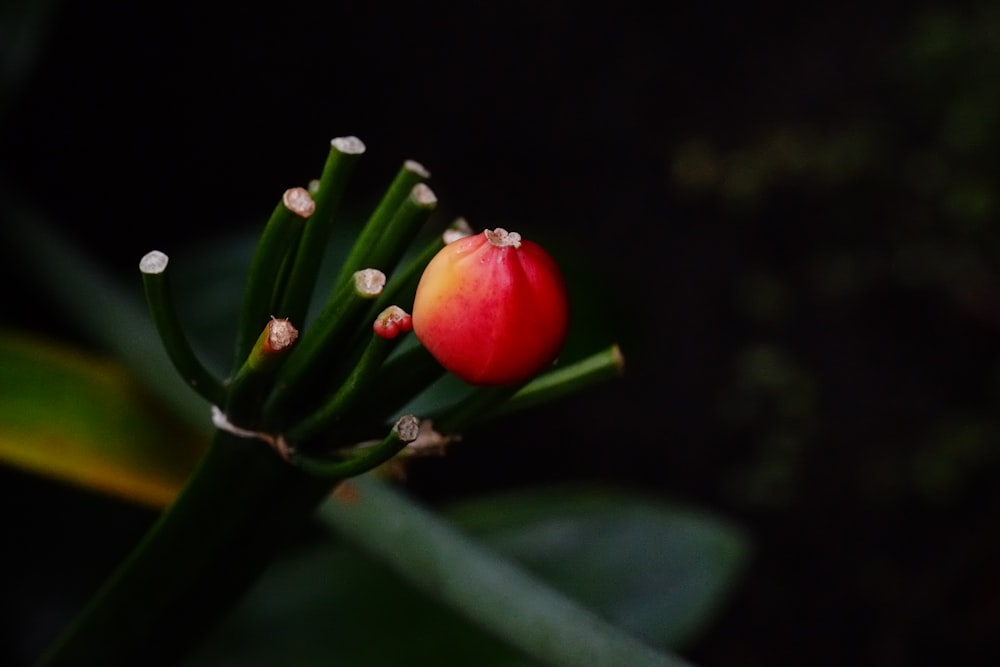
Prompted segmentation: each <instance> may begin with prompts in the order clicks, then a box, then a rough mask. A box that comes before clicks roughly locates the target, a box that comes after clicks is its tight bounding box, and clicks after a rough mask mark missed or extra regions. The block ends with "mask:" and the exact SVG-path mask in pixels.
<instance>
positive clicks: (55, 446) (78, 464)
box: [0, 333, 207, 506]
mask: <svg viewBox="0 0 1000 667" xmlns="http://www.w3.org/2000/svg"><path fill="white" fill-rule="evenodd" d="M205 444H207V443H206V441H205V440H204V438H203V437H201V436H200V435H199V434H197V433H194V432H191V431H190V430H186V429H184V428H183V427H182V426H180V425H179V424H178V423H177V422H176V420H175V419H173V417H172V416H170V415H168V414H167V413H165V412H164V411H163V410H162V409H160V408H158V407H157V406H156V405H155V404H154V402H153V401H152V400H151V398H150V397H149V395H148V394H147V393H146V392H145V391H144V390H143V389H142V388H141V387H140V386H139V385H138V384H137V383H136V381H135V378H134V377H133V376H132V375H131V374H130V373H129V372H128V371H127V370H126V369H125V368H124V367H122V366H121V365H120V364H117V363H113V362H110V361H106V360H102V359H96V358H94V357H91V356H87V355H85V354H83V353H81V352H78V351H75V350H72V349H70V348H67V347H62V346H57V345H55V344H51V343H42V342H39V341H37V340H33V339H29V338H27V337H19V336H15V335H12V334H10V333H0V459H2V460H3V461H5V462H7V463H9V464H11V465H14V466H18V467H21V468H24V469H26V470H30V471H32V472H35V473H39V474H42V475H45V476H49V477H53V478H56V479H61V480H63V481H67V482H71V483H74V484H78V485H81V486H85V487H89V488H92V489H97V490H100V491H103V492H106V493H111V494H114V495H119V496H122V497H124V498H126V499H128V500H131V501H134V502H140V503H143V504H147V505H153V506H161V505H164V504H166V503H167V502H169V501H170V500H171V499H172V498H173V496H174V494H175V493H176V492H177V489H178V488H180V485H181V484H182V483H183V481H184V480H185V479H186V478H187V475H188V474H189V472H190V471H191V470H192V469H193V467H194V464H195V463H196V462H197V460H198V457H199V456H200V455H201V452H202V449H203V447H204V445H205Z"/></svg>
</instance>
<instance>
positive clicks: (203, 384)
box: [41, 137, 622, 666]
mask: <svg viewBox="0 0 1000 667" xmlns="http://www.w3.org/2000/svg"><path fill="white" fill-rule="evenodd" d="M364 150H365V148H364V144H363V143H362V142H361V141H360V140H358V139H357V138H354V137H344V138H338V139H334V140H333V141H332V142H331V148H330V152H329V155H328V158H327V160H326V163H325V166H324V168H323V171H322V174H321V176H320V178H319V179H318V181H316V182H315V183H314V184H312V186H311V187H309V188H308V189H307V188H292V189H290V190H288V191H287V192H285V193H284V195H283V197H282V198H281V201H280V202H279V203H278V205H277V206H276V207H275V209H274V212H273V213H272V215H271V217H270V219H269V220H268V222H267V224H266V226H265V227H264V230H263V233H262V235H261V237H260V240H259V243H258V246H257V250H256V253H255V255H254V257H253V260H252V263H251V266H250V270H249V274H248V278H247V282H246V286H245V289H244V292H243V296H242V301H241V305H240V309H239V317H238V323H237V335H236V342H235V354H234V365H233V372H232V374H231V376H230V377H229V378H228V379H225V380H224V379H221V378H218V377H216V376H215V375H213V373H212V372H210V371H209V370H208V369H207V368H206V366H205V365H204V364H203V363H202V362H201V360H199V358H198V355H197V354H196V353H195V352H194V351H193V348H192V345H191V343H190V341H189V340H188V338H187V336H186V333H185V330H184V328H183V327H182V324H181V320H180V318H179V316H178V314H177V311H176V308H175V306H174V303H173V300H172V295H171V291H170V287H169V281H168V270H167V268H168V264H169V260H168V258H167V256H166V255H164V254H162V253H159V252H155V251H154V252H151V253H149V254H147V255H146V256H145V257H144V258H143V259H142V261H141V263H140V269H141V272H142V278H143V283H144V287H145V293H146V297H147V302H148V304H149V307H150V312H151V314H152V317H153V320H154V323H155V325H156V328H157V330H158V332H159V334H160V337H161V339H162V341H163V344H164V347H165V348H166V351H167V353H168V354H169V356H170V358H171V360H172V361H173V363H174V366H175V367H176V368H177V370H178V372H179V373H180V374H181V375H182V377H183V378H184V379H185V380H186V381H187V383H188V384H189V385H190V386H191V388H192V389H193V390H194V391H196V392H197V393H198V394H199V395H200V396H201V397H203V398H204V399H205V400H206V401H207V402H208V403H209V404H210V406H211V410H212V415H213V423H214V425H215V427H216V431H215V437H214V439H213V442H212V444H211V446H210V448H209V450H208V452H207V454H206V455H205V457H204V459H203V460H202V462H201V464H200V465H199V467H198V469H197V470H196V471H195V473H194V474H193V475H192V477H191V479H190V480H189V481H188V483H187V485H186V486H185V488H184V489H183V490H182V492H181V494H180V496H179V497H178V499H177V500H176V501H175V502H174V503H173V504H172V505H171V506H170V507H169V508H168V510H167V511H166V512H164V513H163V514H162V515H161V516H160V518H159V519H158V521H157V522H156V523H155V524H154V526H153V527H152V528H151V530H150V531H149V533H148V534H147V535H146V537H145V538H144V539H143V541H142V542H141V543H140V544H139V545H138V546H137V548H136V549H135V551H134V552H133V553H132V554H131V555H130V556H129V557H128V559H126V561H125V562H124V563H123V565H122V566H121V567H120V568H119V569H118V570H117V571H116V572H115V574H114V575H113V576H112V577H111V579H110V580H109V581H108V582H107V583H106V584H105V585H104V587H103V588H102V589H101V590H100V591H99V592H98V593H97V594H96V595H95V596H94V598H93V599H92V600H91V602H90V603H89V604H88V606H87V607H86V608H85V609H84V610H83V612H82V613H81V614H80V615H79V617H78V618H77V620H76V621H75V622H74V623H73V624H72V625H71V627H70V628H69V629H68V630H67V631H66V632H65V633H64V635H63V636H62V637H61V638H60V640H59V641H57V642H56V643H55V644H54V645H53V647H52V648H51V649H50V651H49V652H48V653H47V654H46V655H45V656H43V659H42V662H41V664H44V665H74V666H78V665H104V666H106V665H119V664H120V665H126V664H147V665H149V664H170V663H171V662H172V661H173V660H174V659H176V658H177V657H179V656H180V655H183V653H184V652H186V651H187V650H188V649H189V648H190V647H191V646H193V645H194V644H195V643H196V642H197V641H198V639H199V638H200V637H201V636H202V635H204V634H205V633H206V632H207V631H208V630H209V629H210V628H211V627H212V625H213V624H214V622H215V621H217V620H218V618H219V617H220V616H221V615H222V614H224V613H225V611H226V610H228V608H229V607H230V606H231V605H232V604H233V603H234V601H235V600H236V599H237V598H238V597H239V595H240V594H241V593H242V592H243V591H244V590H245V589H246V588H247V587H248V586H249V585H250V583H252V581H253V580H254V579H255V578H256V576H257V575H258V574H259V573H260V571H261V570H262V569H263V568H264V567H265V566H266V564H267V563H268V562H269V561H270V559H271V558H272V557H273V555H274V554H275V553H277V551H278V550H279V549H280V547H281V545H282V544H283V543H284V540H285V538H287V537H288V536H289V535H291V534H292V533H293V531H294V530H295V529H296V528H297V527H298V526H300V525H301V524H302V523H303V522H304V521H305V520H306V519H307V518H308V517H309V515H310V514H311V513H312V511H313V510H314V509H315V508H316V506H317V505H318V504H319V503H320V502H321V501H322V500H323V499H324V498H325V497H326V496H328V494H329V492H330V491H331V489H332V488H333V487H334V486H335V485H336V484H337V483H339V482H340V481H343V480H345V479H347V478H350V477H353V476H356V475H359V474H362V473H364V472H366V471H369V470H372V469H374V468H376V467H377V466H379V465H381V464H383V463H385V462H386V461H388V460H390V459H391V458H393V457H394V456H396V455H397V454H400V453H401V452H404V453H420V452H422V451H426V450H427V449H434V448H435V447H437V446H439V445H441V444H442V443H447V442H449V441H450V439H451V436H453V435H454V434H457V433H458V432H460V431H462V430H463V429H466V428H468V427H469V426H472V425H474V424H476V423H479V422H481V421H483V420H486V419H490V418H493V417H497V416H500V415H502V414H505V413H509V412H512V411H516V410H519V409H522V408H525V407H529V406H534V405H536V404H538V403H541V402H544V401H548V400H552V399H554V398H558V397H560V396H562V395H564V394H567V393H570V392H574V391H577V390H579V389H580V388H582V387H585V386H588V385H590V384H593V383H596V382H600V381H603V380H605V379H607V378H610V377H614V376H617V375H618V374H619V373H620V370H621V363H622V360H621V357H620V354H619V353H618V350H617V348H616V347H610V348H608V349H605V350H602V351H600V352H598V353H596V354H594V355H592V356H591V357H588V358H586V359H584V360H582V361H579V362H577V363H574V364H570V365H566V366H563V367H560V368H558V369H554V370H551V371H549V372H547V373H545V374H543V375H541V376H540V377H537V378H535V379H533V380H531V381H529V382H527V383H524V384H521V385H516V386H507V387H491V388H476V389H473V390H471V391H470V392H469V393H468V394H467V395H464V396H462V397H461V398H460V399H458V400H456V402H455V403H454V404H453V405H451V406H449V407H447V408H445V409H442V410H439V411H437V412H436V413H435V414H429V415H419V416H415V415H400V414H398V413H399V412H400V411H401V410H402V409H403V408H404V407H405V406H406V404H407V403H409V402H410V401H411V400H412V399H413V398H414V397H415V396H416V395H418V394H419V393H420V392H422V391H423V390H424V389H426V388H427V387H428V386H429V385H431V384H432V383H434V382H435V381H437V380H438V379H439V378H440V377H441V376H442V375H443V374H444V370H443V369H442V368H441V366H440V365H439V364H438V363H437V362H436V361H435V360H434V359H433V358H432V357H431V356H430V355H429V354H428V353H427V352H426V351H425V350H424V349H423V348H422V347H421V346H420V345H419V343H416V341H413V340H406V339H407V338H409V337H407V336H405V335H398V336H394V337H387V336H384V335H380V334H379V333H377V332H375V331H374V330H373V323H374V322H375V321H376V319H377V318H378V317H379V315H380V313H383V312H385V311H386V309H387V308H390V307H393V306H395V307H399V308H402V307H404V306H406V305H408V304H410V303H412V299H413V294H414V292H415V290H416V286H417V283H418V281H419V278H420V275H421V273H422V271H423V268H424V266H426V264H427V263H428V262H429V261H430V259H431V258H432V257H433V256H434V255H435V254H436V253H437V252H438V250H440V249H441V248H442V247H443V246H444V244H445V243H446V240H447V239H448V238H450V237H453V236H454V235H456V234H457V235H461V234H462V233H465V232H463V224H462V221H459V222H458V223H455V224H453V225H452V226H451V227H450V228H449V229H448V230H445V231H444V232H443V233H442V234H438V235H435V237H434V239H433V240H432V241H430V242H429V243H427V244H426V245H425V246H424V247H422V248H417V249H415V250H412V251H411V246H412V245H413V242H414V240H415V239H416V238H417V236H418V233H419V232H420V231H421V229H422V228H423V227H424V226H425V225H426V224H427V223H428V220H429V218H430V216H431V213H432V212H433V211H434V208H435V205H436V203H437V202H436V198H435V196H434V194H433V192H432V191H431V190H430V188H428V187H427V185H426V183H425V181H426V179H427V178H428V177H429V174H428V173H427V171H426V170H425V169H424V168H423V167H422V166H421V165H419V164H418V163H416V162H412V161H407V162H405V163H404V165H403V167H402V168H401V169H400V171H399V172H398V173H397V174H396V176H395V178H394V180H393V181H392V183H391V185H390V186H389V188H388V190H387V191H386V193H385V195H384V196H383V197H382V199H381V201H380V202H379V204H378V205H377V206H376V207H375V209H374V211H373V213H372V214H371V216H370V218H369V219H368V221H367V223H366V224H365V225H364V226H363V227H362V230H361V232H360V234H359V236H358V237H357V239H356V242H355V243H354V245H353V247H352V249H351V251H350V252H349V253H348V255H347V257H346V259H345V260H344V262H343V264H342V265H341V267H340V269H339V271H338V273H337V276H336V278H335V280H334V282H333V284H332V285H331V286H329V287H328V292H327V294H328V298H327V299H326V301H325V303H324V304H323V306H322V307H321V308H320V309H319V310H318V312H317V313H316V314H315V315H312V316H310V306H311V304H312V303H313V301H314V289H315V287H316V283H317V277H318V275H319V272H320V266H321V263H322V261H323V259H324V254H325V253H326V250H327V248H328V239H329V237H330V234H331V230H332V229H333V226H334V224H335V223H336V221H337V220H338V219H339V216H338V215H337V212H338V208H339V204H340V202H341V200H342V198H343V194H344V191H345V188H346V185H347V182H348V178H349V176H350V174H351V172H352V171H353V170H354V168H355V165H356V164H357V162H358V160H359V158H360V157H361V155H362V154H363V153H364ZM408 251H410V252H409V253H408ZM404 258H407V259H404ZM307 320H308V321H307Z"/></svg>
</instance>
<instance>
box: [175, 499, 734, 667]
mask: <svg viewBox="0 0 1000 667" xmlns="http://www.w3.org/2000/svg"><path fill="white" fill-rule="evenodd" d="M356 491H357V492H358V493H360V494H370V492H371V488H370V485H364V486H360V488H359V489H356ZM330 507H336V508H337V512H338V513H340V512H343V513H349V512H351V502H350V497H347V498H345V499H344V500H342V501H341V502H339V503H333V504H332V505H330ZM445 515H446V516H447V517H449V518H450V519H452V520H453V521H454V523H455V528H456V529H457V530H459V531H461V532H463V533H467V534H468V535H469V536H470V537H471V538H474V539H476V540H478V541H479V543H481V544H484V545H486V546H488V547H491V548H493V549H495V550H496V552H497V553H499V554H500V555H501V556H506V557H509V558H510V559H512V560H513V561H514V562H516V563H517V564H519V565H521V566H523V567H524V568H526V570H528V571H530V572H532V573H534V574H536V575H538V576H539V580H540V581H543V582H545V583H547V584H549V585H551V586H553V587H555V588H556V589H558V590H559V591H561V592H563V593H565V594H567V595H569V596H570V597H572V598H574V599H575V600H577V601H579V602H581V603H584V604H586V605H588V606H590V607H591V608H592V609H593V610H595V611H596V612H597V613H598V614H600V615H601V616H603V617H604V618H606V619H608V620H610V621H612V622H614V623H616V624H619V625H620V626H621V627H623V628H624V629H625V630H627V631H629V632H631V633H633V634H635V635H637V636H639V637H642V638H645V639H646V640H648V641H650V642H652V643H656V644H659V645H661V646H676V645H679V644H683V643H684V642H686V641H689V640H690V639H692V638H693V637H694V636H696V635H697V633H698V632H699V631H700V630H701V629H703V627H704V625H705V623H707V622H708V621H709V620H710V619H711V618H712V616H713V615H714V613H715V612H716V611H717V610H718V608H719V606H720V604H721V603H722V602H723V601H724V599H725V596H726V593H727V592H728V590H729V588H730V586H731V585H732V583H733V581H734V580H735V578H736V577H737V575H738V574H739V572H740V571H741V568H742V565H743V564H744V562H745V559H746V556H747V553H748V544H747V541H746V539H745V538H744V536H743V535H742V533H741V532H740V531H738V530H737V529H736V528H734V527H733V526H731V525H729V524H727V523H725V522H723V521H721V520H719V519H716V518H714V517H711V516H708V515H705V514H704V513H701V512H696V511H691V510H687V509H683V508H679V507H674V506H671V505H667V504H664V503H662V502H658V501H655V500H652V499H649V498H645V497H641V496H637V495H633V494H628V493H623V492H615V491H610V490H600V489H593V488H552V489H546V490H538V491H531V492H519V493H511V494H505V495H502V496H495V497H491V498H483V499H478V500H474V501H467V502H463V503H460V504H457V505H455V506H454V507H452V508H451V509H449V510H446V511H445ZM387 520H388V517H387ZM402 520H403V519H402V518H401V517H398V516H395V517H393V519H392V521H402ZM390 523H391V522H390ZM429 532H433V531H429ZM425 536H426V534H425ZM431 539H433V538H431ZM413 546H414V545H408V544H406V543H403V542H400V543H398V544H397V546H396V548H395V552H396V553H398V561H399V562H398V563H396V566H397V567H399V566H403V567H405V563H406V561H407V559H408V558H409V559H412V557H414V556H416V554H415V553H414V552H413V551H412V550H411V547H413ZM427 557H428V552H427V551H426V550H421V553H420V559H421V560H422V559H424V558H427ZM450 557H451V558H453V559H454V562H453V563H452V565H451V566H448V568H447V569H449V570H450V571H451V572H452V575H451V576H452V577H454V578H458V579H459V580H461V578H462V577H463V576H464V573H465V568H466V567H468V566H469V560H470V559H474V558H475V555H469V554H466V553H463V552H461V551H455V552H451V554H450ZM393 558H395V557H393ZM419 567H420V566H419V565H417V564H414V569H419ZM413 576H419V575H413ZM494 585H499V586H502V587H506V588H509V589H510V594H511V595H513V596H515V597H517V596H516V593H517V590H518V589H517V585H518V584H517V582H515V581H513V580H506V579H501V580H499V581H495V582H491V581H488V580H484V581H482V585H481V586H480V587H478V588H474V589H472V590H470V591H469V594H470V595H472V596H477V595H478V596H481V597H482V598H483V603H482V606H483V607H489V606H491V605H492V604H493V603H494V602H495V599H494V598H495V597H496V595H497V592H496V591H494V590H493V589H492V588H491V587H492V586H494ZM434 597H435V596H434V593H433V591H431V595H430V597H426V596H423V595H421V594H420V593H419V592H418V591H416V590H415V589H414V588H413V587H412V586H411V585H410V584H409V583H407V582H406V581H405V578H404V577H399V576H397V575H386V574H385V570H384V569H383V568H382V567H381V566H380V565H378V564H375V563H373V562H372V561H371V560H370V559H369V558H366V557H365V556H364V555H363V554H362V553H359V552H357V551H355V549H354V548H353V547H345V546H342V547H336V548H331V546H330V545H329V544H318V545H315V546H311V547H308V548H303V549H302V550H300V551H298V552H297V553H295V554H294V555H292V556H291V557H290V558H288V559H286V560H283V561H281V562H280V563H278V564H277V565H276V566H275V567H274V568H272V570H271V571H270V572H269V573H268V574H267V575H266V576H265V578H264V579H263V580H262V581H261V582H260V583H259V584H258V586H257V587H256V588H255V589H254V590H253V591H252V592H251V593H250V595H249V596H248V598H247V599H246V601H245V603H244V604H243V605H242V606H241V607H240V608H239V609H238V610H237V611H236V612H235V613H234V614H233V616H232V617H231V618H230V619H229V620H228V621H227V622H226V623H225V624H224V625H223V627H222V628H221V629H220V631H219V632H218V633H216V634H215V635H214V637H213V638H212V639H211V640H210V641H209V642H208V643H207V644H206V645H205V646H204V647H203V648H202V650H201V651H200V652H199V654H198V655H197V656H195V658H194V659H192V660H191V661H189V662H187V663H185V664H186V665H187V666H188V667H200V666H201V665H220V666H225V665H244V666H245V665H269V664H278V663H280V662H281V661H282V660H283V659H286V658H287V656H289V655H295V656H296V664H297V665H303V666H309V665H326V664H332V663H337V664H344V665H363V664H378V665H396V664H410V665H422V664H433V665H441V666H447V665H470V664H475V665H487V666H492V665H527V664H534V663H533V662H532V661H531V660H530V659H528V658H525V657H523V656H521V655H520V654H519V653H518V652H516V651H515V650H514V649H512V648H510V647H507V646H506V645H504V644H502V643H500V642H499V641H498V640H497V639H495V638H493V637H492V636H490V635H488V634H486V633H484V632H483V631H482V630H481V629H479V627H477V626H476V625H474V624H473V623H472V622H470V621H469V620H467V619H464V618H463V617H462V616H460V615H459V614H458V613H457V612H455V611H453V610H451V609H450V608H449V605H450V604H451V602H450V601H449V600H447V599H442V600H437V601H435V600H434V599H431V598H434ZM444 597H445V598H447V595H445V596H444ZM515 604H516V603H515ZM543 611H544V610H543ZM444 647H447V649H446V650H444Z"/></svg>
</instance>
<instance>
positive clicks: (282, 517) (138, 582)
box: [38, 431, 332, 667]
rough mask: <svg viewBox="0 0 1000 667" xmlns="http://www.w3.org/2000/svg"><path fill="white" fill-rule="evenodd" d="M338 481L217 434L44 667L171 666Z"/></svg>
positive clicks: (44, 659)
mask: <svg viewBox="0 0 1000 667" xmlns="http://www.w3.org/2000/svg"><path fill="white" fill-rule="evenodd" d="M331 486H332V484H331V483H330V482H329V481H328V480H321V479H318V478H315V477H312V476H309V475H306V474H305V473H304V472H302V471H301V470H298V469H296V468H294V467H292V466H290V465H288V463H286V462H285V461H284V460H283V459H281V458H280V457H279V456H278V455H277V454H276V453H275V452H274V451H272V450H271V449H270V448H269V447H268V446H266V445H265V444H264V443H262V442H260V441H258V440H248V439H242V438H238V437H236V436H234V435H232V434H230V433H227V432H224V431H217V435H216V437H215V439H214V441H213V444H212V446H211V447H210V449H209V451H208V453H207V454H206V456H205V458H204V459H203V460H202V462H201V464H200V465H199V467H198V469H197V471H196V472H195V474H194V475H193V476H192V478H191V479H190V480H189V482H188V484H187V486H186V487H185V488H184V490H183V491H182V493H181V495H180V496H179V497H178V498H177V500H176V501H175V502H174V503H173V504H172V505H171V506H170V507H169V508H168V509H167V510H166V511H165V512H164V514H163V515H161V516H160V518H159V520H158V521H157V522H156V524H155V525H154V526H153V527H152V528H151V530H150V531H149V532H148V533H147V534H146V536H145V537H144V538H143V540H142V542H141V543H140V544H139V545H138V546H137V547H136V548H135V550H134V551H133V552H132V554H131V555H130V556H129V557H128V559H127V560H126V561H125V562H124V563H123V564H122V565H121V566H120V567H119V569H118V570H117V571H116V572H115V574H114V575H113V576H112V577H111V579H109V581H108V582H107V583H106V584H105V585H104V587H103V588H102V589H101V590H100V591H99V592H98V593H97V594H96V595H95V596H94V597H93V598H92V599H91V601H90V602H89V604H88V605H87V606H86V607H85V608H84V610H83V611H82V612H81V613H80V615H79V616H78V617H77V619H76V620H75V621H74V623H73V624H72V625H71V626H70V627H69V628H68V629H67V630H66V631H65V633H64V634H63V636H62V637H61V638H60V639H59V640H58V641H57V642H56V643H55V644H54V645H53V646H52V647H50V649H49V651H48V652H47V653H46V654H45V655H44V656H43V657H42V659H41V661H40V662H39V663H38V667H63V666H65V667H91V666H93V667H118V666H122V667H124V666H131V665H146V666H150V665H170V664H173V663H174V662H175V661H176V660H177V659H179V658H180V657H181V656H183V655H184V654H185V653H186V652H187V651H188V650H189V649H190V648H191V647H192V646H193V645H194V644H195V643H196V642H197V641H198V640H199V639H201V638H202V637H203V636H204V635H205V634H207V633H208V632H209V631H210V630H211V629H212V627H213V626H214V624H215V623H216V622H217V621H218V620H219V619H220V618H221V617H222V615H223V614H225V613H226V612H227V611H228V610H229V609H230V607H231V606H232V605H233V604H234V603H235V601H236V600H237V599H238V598H239V597H240V595H241V594H242V593H244V592H245V590H246V589H247V588H248V587H249V586H250V584H251V583H252V582H253V581H254V579H255V578H256V577H257V576H258V575H259V574H260V572H261V571H263V569H264V568H265V567H266V565H267V564H268V562H269V561H270V560H271V558H272V557H273V556H274V554H275V553H276V552H277V551H278V550H279V549H280V548H281V546H282V545H283V544H284V543H285V542H286V541H287V538H288V537H289V536H290V535H291V534H292V533H293V532H294V531H295V530H297V529H298V528H300V527H301V526H302V524H303V523H304V521H305V519H306V518H307V517H308V516H309V515H310V513H311V511H312V509H313V508H314V507H315V506H316V505H317V504H318V503H319V502H320V501H321V500H322V499H323V498H324V497H325V496H326V495H327V494H328V492H329V491H330V489H331Z"/></svg>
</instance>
